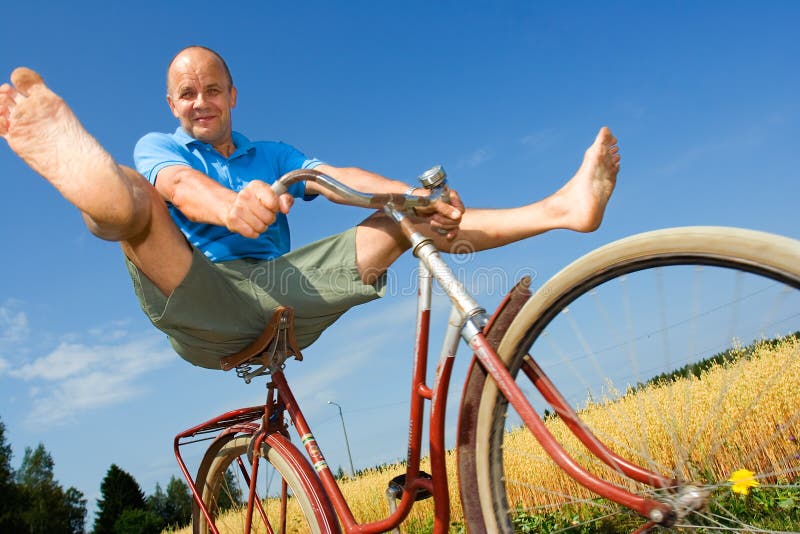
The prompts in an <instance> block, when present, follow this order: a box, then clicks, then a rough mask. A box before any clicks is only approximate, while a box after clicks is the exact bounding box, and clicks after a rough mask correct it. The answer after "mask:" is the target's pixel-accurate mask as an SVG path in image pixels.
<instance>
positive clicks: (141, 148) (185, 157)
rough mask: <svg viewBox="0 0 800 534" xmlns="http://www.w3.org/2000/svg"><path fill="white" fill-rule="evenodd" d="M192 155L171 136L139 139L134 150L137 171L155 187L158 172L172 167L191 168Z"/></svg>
mask: <svg viewBox="0 0 800 534" xmlns="http://www.w3.org/2000/svg"><path fill="white" fill-rule="evenodd" d="M190 158H191V155H190V153H189V151H188V150H187V149H186V147H185V146H183V145H181V144H180V143H179V142H178V141H176V140H175V138H174V137H172V136H171V135H169V134H164V133H149V134H147V135H145V136H144V137H142V138H141V139H139V142H138V143H136V148H134V149H133V161H134V164H135V165H136V170H137V171H139V173H140V174H142V175H143V176H144V177H145V178H147V180H148V181H149V182H150V183H151V184H153V185H155V183H156V177H157V176H158V172H159V171H160V170H161V169H163V168H164V167H170V166H172V165H186V166H189V167H191V163H190Z"/></svg>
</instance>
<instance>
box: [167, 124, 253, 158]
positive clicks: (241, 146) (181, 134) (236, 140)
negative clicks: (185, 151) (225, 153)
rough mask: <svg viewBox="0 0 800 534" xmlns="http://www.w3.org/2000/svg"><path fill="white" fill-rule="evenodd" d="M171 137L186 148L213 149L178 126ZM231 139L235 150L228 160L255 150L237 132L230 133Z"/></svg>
mask: <svg viewBox="0 0 800 534" xmlns="http://www.w3.org/2000/svg"><path fill="white" fill-rule="evenodd" d="M173 136H174V137H175V139H176V140H177V141H178V142H180V143H182V144H183V145H185V146H187V147H188V146H190V145H197V146H204V147H207V148H212V149H213V147H212V146H211V145H209V144H208V143H204V142H202V141H198V140H197V139H195V138H194V137H192V136H191V135H189V134H188V133H186V130H184V129H183V127H181V126H178V128H177V129H176V130H175V133H174V134H173ZM231 137H232V138H233V144H234V145H235V146H236V150H234V151H233V154H231V155H230V158H228V159H233V158H235V157H238V156H241V155H243V154H246V153H247V152H249V151H250V150H252V149H253V148H255V147H254V145H253V143H251V142H250V140H249V139H248V138H247V137H245V136H244V135H242V134H240V133H239V132H231Z"/></svg>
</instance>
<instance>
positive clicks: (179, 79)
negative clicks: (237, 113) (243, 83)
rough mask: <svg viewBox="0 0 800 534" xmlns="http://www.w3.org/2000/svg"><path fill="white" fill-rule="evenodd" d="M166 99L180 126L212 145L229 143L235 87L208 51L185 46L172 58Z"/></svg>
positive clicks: (196, 137)
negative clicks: (185, 47) (185, 48)
mask: <svg viewBox="0 0 800 534" xmlns="http://www.w3.org/2000/svg"><path fill="white" fill-rule="evenodd" d="M167 102H168V103H169V107H170V109H171V110H172V114H173V115H175V117H176V118H177V119H178V120H179V121H180V123H181V126H182V127H183V129H184V130H186V132H187V133H188V134H189V135H191V136H192V137H194V138H195V139H197V140H198V141H202V142H204V143H208V144H210V145H212V146H214V147H218V146H220V145H223V144H225V143H230V142H232V139H231V109H232V108H233V107H234V106H235V105H236V88H235V87H231V85H230V83H229V81H228V77H227V75H226V74H225V68H224V67H223V66H222V63H221V62H220V61H219V59H218V58H217V57H216V56H214V55H213V54H211V53H210V52H208V51H206V50H202V49H188V50H185V51H183V52H182V53H181V54H180V55H179V56H178V57H177V58H176V59H175V61H173V63H172V65H171V67H170V69H169V72H168V73H167Z"/></svg>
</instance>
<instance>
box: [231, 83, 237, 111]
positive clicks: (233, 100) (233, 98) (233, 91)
mask: <svg viewBox="0 0 800 534" xmlns="http://www.w3.org/2000/svg"><path fill="white" fill-rule="evenodd" d="M235 107H236V87H235V86H231V109H233V108H235Z"/></svg>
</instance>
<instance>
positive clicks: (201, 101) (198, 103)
mask: <svg viewBox="0 0 800 534" xmlns="http://www.w3.org/2000/svg"><path fill="white" fill-rule="evenodd" d="M205 105H206V99H205V96H203V93H197V96H196V97H195V99H194V107H196V108H202V107H203V106H205Z"/></svg>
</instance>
